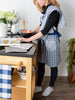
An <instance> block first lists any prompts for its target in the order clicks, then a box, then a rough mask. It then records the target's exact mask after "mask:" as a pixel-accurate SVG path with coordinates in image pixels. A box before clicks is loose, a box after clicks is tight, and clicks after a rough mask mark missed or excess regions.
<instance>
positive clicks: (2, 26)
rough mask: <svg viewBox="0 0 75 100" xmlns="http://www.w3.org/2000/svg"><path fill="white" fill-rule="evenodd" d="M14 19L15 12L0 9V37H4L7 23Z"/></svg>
mask: <svg viewBox="0 0 75 100" xmlns="http://www.w3.org/2000/svg"><path fill="white" fill-rule="evenodd" d="M14 19H15V14H14V13H13V12H11V11H1V10H0V37H6V36H7V31H8V23H10V22H11V21H13V20H14Z"/></svg>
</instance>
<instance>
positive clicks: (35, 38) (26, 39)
mask: <svg viewBox="0 0 75 100" xmlns="http://www.w3.org/2000/svg"><path fill="white" fill-rule="evenodd" d="M42 36H43V34H42V33H41V32H40V31H39V32H38V33H37V34H35V35H33V36H32V37H30V38H17V40H21V41H24V42H30V41H33V40H37V39H39V38H40V37H42Z"/></svg>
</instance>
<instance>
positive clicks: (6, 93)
mask: <svg viewBox="0 0 75 100" xmlns="http://www.w3.org/2000/svg"><path fill="white" fill-rule="evenodd" d="M0 98H3V99H11V65H0Z"/></svg>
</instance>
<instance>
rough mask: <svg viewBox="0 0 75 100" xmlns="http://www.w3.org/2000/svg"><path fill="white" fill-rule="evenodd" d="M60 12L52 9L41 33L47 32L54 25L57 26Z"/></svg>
mask: <svg viewBox="0 0 75 100" xmlns="http://www.w3.org/2000/svg"><path fill="white" fill-rule="evenodd" d="M59 18H60V14H59V12H58V11H57V10H54V11H53V12H52V13H51V14H50V15H49V16H48V18H47V21H46V23H45V26H44V28H43V29H42V30H40V31H41V33H42V34H43V35H46V34H48V32H49V30H50V29H51V28H52V27H53V26H55V27H56V28H57V25H58V22H59Z"/></svg>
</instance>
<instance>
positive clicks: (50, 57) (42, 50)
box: [38, 14, 61, 67]
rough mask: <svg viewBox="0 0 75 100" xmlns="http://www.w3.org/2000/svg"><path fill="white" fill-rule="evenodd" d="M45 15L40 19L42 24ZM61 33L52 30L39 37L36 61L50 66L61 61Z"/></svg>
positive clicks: (55, 65)
mask: <svg viewBox="0 0 75 100" xmlns="http://www.w3.org/2000/svg"><path fill="white" fill-rule="evenodd" d="M44 17H45V15H44V14H43V16H42V17H41V19H40V23H41V24H42V22H43V19H44ZM53 30H54V28H53ZM59 37H61V34H60V33H59V32H58V31H57V30H54V32H53V33H48V34H47V35H45V36H43V37H42V38H40V39H39V50H38V62H41V63H45V64H47V65H48V66H50V67H57V66H58V65H59V64H60V62H61V55H60V41H59Z"/></svg>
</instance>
